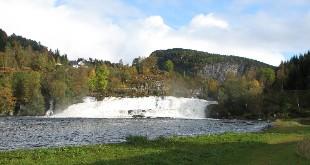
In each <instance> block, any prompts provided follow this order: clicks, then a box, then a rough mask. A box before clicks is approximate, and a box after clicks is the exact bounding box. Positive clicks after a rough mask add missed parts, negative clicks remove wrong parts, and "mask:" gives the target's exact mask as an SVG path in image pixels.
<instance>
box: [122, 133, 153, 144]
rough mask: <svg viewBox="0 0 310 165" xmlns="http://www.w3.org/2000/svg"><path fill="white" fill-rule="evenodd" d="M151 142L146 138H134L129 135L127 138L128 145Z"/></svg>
mask: <svg viewBox="0 0 310 165" xmlns="http://www.w3.org/2000/svg"><path fill="white" fill-rule="evenodd" d="M148 142H149V140H148V139H147V137H146V136H134V135H129V136H127V137H126V143H127V144H133V145H137V144H146V143H148Z"/></svg>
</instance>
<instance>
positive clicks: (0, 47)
mask: <svg viewBox="0 0 310 165" xmlns="http://www.w3.org/2000/svg"><path fill="white" fill-rule="evenodd" d="M7 40H8V36H7V34H6V33H5V31H3V30H2V29H0V52H4V51H5V47H6V43H7Z"/></svg>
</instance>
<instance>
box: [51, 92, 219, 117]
mask: <svg viewBox="0 0 310 165" xmlns="http://www.w3.org/2000/svg"><path fill="white" fill-rule="evenodd" d="M214 103H216V102H210V101H206V100H202V99H195V98H177V97H172V96H166V97H155V96H151V97H139V98H116V97H108V98H105V99H104V100H102V101H96V100H95V99H94V98H90V97H87V98H85V99H84V101H83V103H78V104H73V105H71V106H70V107H68V108H67V109H65V110H64V111H62V112H61V113H58V114H54V115H53V117H61V118H62V117H64V118H67V117H74V118H76V117H78V118H132V117H150V118H157V117H169V118H188V119H198V118H206V111H207V106H208V105H209V104H214Z"/></svg>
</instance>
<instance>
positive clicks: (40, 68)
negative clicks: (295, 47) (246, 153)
mask: <svg viewBox="0 0 310 165" xmlns="http://www.w3.org/2000/svg"><path fill="white" fill-rule="evenodd" d="M309 73H310V52H307V53H305V54H302V55H300V56H294V57H293V58H292V59H290V60H289V61H285V62H282V63H281V65H279V66H277V67H274V66H270V65H267V64H264V63H262V62H258V61H255V60H251V59H247V58H242V57H236V56H224V55H218V54H212V53H207V52H200V51H194V50H187V49H169V50H157V51H154V52H153V53H152V54H151V55H150V56H149V57H147V58H142V57H139V58H136V59H134V60H133V62H132V64H131V65H129V64H124V63H123V62H122V60H120V62H118V63H111V62H109V61H103V60H98V59H91V58H89V59H82V58H80V59H77V60H76V61H69V60H68V58H67V55H65V54H64V55H61V53H60V52H59V50H55V51H54V50H50V49H48V48H47V47H46V46H43V45H41V44H40V42H36V41H33V40H30V39H26V38H23V37H21V36H18V35H15V34H13V35H11V36H7V34H6V33H5V32H4V31H3V30H0V91H1V92H0V105H1V106H0V116H6V115H33V116H35V115H44V114H45V112H46V111H47V110H54V111H55V110H61V109H64V108H65V107H67V106H69V105H71V104H74V103H77V102H81V101H82V98H83V97H85V96H94V97H96V98H97V99H102V98H104V97H107V96H117V97H139V96H150V95H156V96H167V95H169V96H177V97H198V98H202V99H207V100H217V101H218V102H219V104H218V105H213V106H210V107H209V110H208V111H209V112H210V114H209V115H210V117H214V118H246V119H259V118H261V119H276V118H290V117H306V116H309V115H310V103H309V101H308V100H309V98H310V78H309V77H310V75H309Z"/></svg>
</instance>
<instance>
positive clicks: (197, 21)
mask: <svg viewBox="0 0 310 165" xmlns="http://www.w3.org/2000/svg"><path fill="white" fill-rule="evenodd" d="M190 26H191V28H212V27H215V28H220V29H228V23H227V22H226V21H224V20H222V19H219V18H216V17H215V16H214V14H213V13H210V14H208V15H204V14H199V15H197V16H195V17H194V18H193V19H192V21H191V23H190Z"/></svg>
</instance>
